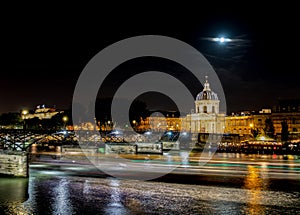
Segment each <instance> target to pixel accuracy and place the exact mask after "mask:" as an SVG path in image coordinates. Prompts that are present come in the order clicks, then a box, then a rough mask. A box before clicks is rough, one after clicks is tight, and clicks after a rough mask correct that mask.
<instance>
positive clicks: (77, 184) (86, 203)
mask: <svg viewBox="0 0 300 215" xmlns="http://www.w3.org/2000/svg"><path fill="white" fill-rule="evenodd" d="M173 177H176V175H175V176H173ZM181 178H182V177H181ZM175 179H176V178H175ZM212 179H213V180H212ZM225 179H226V180H228V181H231V182H232V181H235V180H236V181H237V183H216V181H218V180H219V181H222V182H224V180H225ZM180 180H181V179H179V180H178V183H165V182H162V181H138V180H124V179H116V178H112V177H106V178H103V177H86V176H76V175H72V174H66V172H64V171H54V170H50V171H45V170H41V169H39V168H34V167H32V168H31V169H30V178H28V179H24V178H6V177H2V178H0V214H43V215H44V214H55V215H56V214H300V190H299V188H300V179H299V178H297V177H296V178H294V179H289V180H284V179H282V178H280V179H276V178H269V177H268V173H267V172H266V170H264V169H263V168H256V166H254V165H248V166H247V175H246V176H245V177H242V178H235V177H232V178H230V177H229V176H226V177H224V176H220V177H215V176H214V177H213V176H212V177H211V178H209V177H202V178H201V179H200V178H199V181H198V183H196V184H195V183H194V184H186V180H185V184H184V183H180ZM173 181H174V180H173ZM175 181H176V180H175ZM211 181H214V183H210V182H211Z"/></svg>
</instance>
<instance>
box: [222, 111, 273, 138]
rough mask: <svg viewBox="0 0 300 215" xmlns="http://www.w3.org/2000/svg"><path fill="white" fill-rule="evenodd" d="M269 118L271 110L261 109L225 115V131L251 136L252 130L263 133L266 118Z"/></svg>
mask: <svg viewBox="0 0 300 215" xmlns="http://www.w3.org/2000/svg"><path fill="white" fill-rule="evenodd" d="M268 118H271V110H270V109H263V110H261V111H259V112H258V113H257V112H252V113H250V112H241V113H239V114H235V115H233V116H226V117H225V131H224V132H225V133H228V134H239V135H240V136H245V137H248V136H252V132H253V130H256V131H257V132H259V133H263V130H264V128H265V127H266V124H265V122H266V119H268Z"/></svg>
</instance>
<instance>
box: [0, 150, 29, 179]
mask: <svg viewBox="0 0 300 215" xmlns="http://www.w3.org/2000/svg"><path fill="white" fill-rule="evenodd" d="M0 174H3V175H11V176H18V177H28V159H27V153H26V152H12V151H10V152H5V151H0Z"/></svg>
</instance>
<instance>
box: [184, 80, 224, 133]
mask: <svg viewBox="0 0 300 215" xmlns="http://www.w3.org/2000/svg"><path fill="white" fill-rule="evenodd" d="M219 104H220V100H219V99H218V96H217V94H216V93H215V92H213V91H212V90H211V89H210V85H209V82H208V80H207V76H206V81H205V83H204V89H203V90H202V92H200V93H199V94H198V95H197V97H196V101H195V113H192V114H188V115H187V116H186V123H185V126H188V125H190V127H189V128H188V129H186V130H189V131H191V132H193V133H194V132H195V133H223V130H224V127H225V124H224V122H225V114H220V113H219Z"/></svg>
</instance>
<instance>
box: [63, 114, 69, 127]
mask: <svg viewBox="0 0 300 215" xmlns="http://www.w3.org/2000/svg"><path fill="white" fill-rule="evenodd" d="M62 120H63V122H64V127H65V130H67V128H66V125H67V122H68V117H67V116H64V117H63V118H62Z"/></svg>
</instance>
